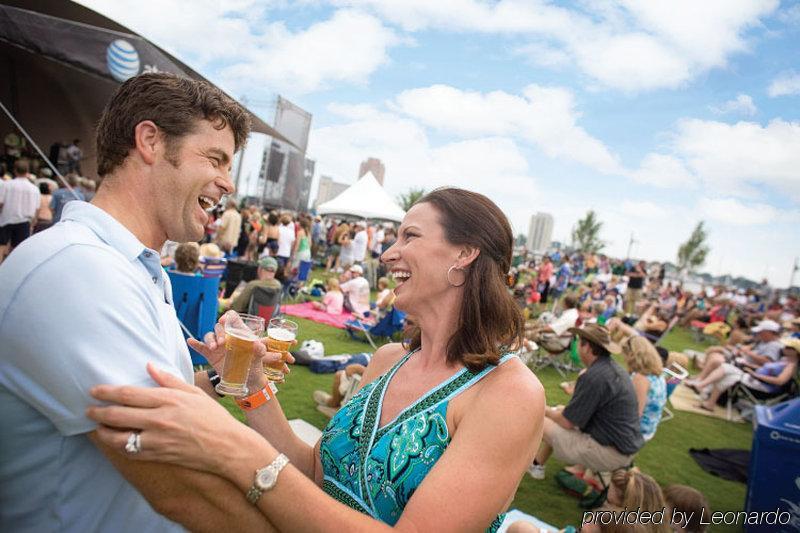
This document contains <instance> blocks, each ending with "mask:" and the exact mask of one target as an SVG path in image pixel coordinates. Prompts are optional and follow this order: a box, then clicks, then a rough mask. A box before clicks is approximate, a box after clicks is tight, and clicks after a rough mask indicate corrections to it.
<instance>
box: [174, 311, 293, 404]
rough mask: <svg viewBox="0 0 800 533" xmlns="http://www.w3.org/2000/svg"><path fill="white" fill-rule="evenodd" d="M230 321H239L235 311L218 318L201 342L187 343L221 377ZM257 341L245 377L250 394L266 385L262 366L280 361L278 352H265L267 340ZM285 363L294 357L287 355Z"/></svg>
mask: <svg viewBox="0 0 800 533" xmlns="http://www.w3.org/2000/svg"><path fill="white" fill-rule="evenodd" d="M232 320H240V318H239V315H238V314H237V313H236V311H228V312H226V313H225V314H223V315H222V316H221V317H219V321H218V322H217V323H216V324H215V325H214V331H209V332H208V333H206V334H205V336H204V337H203V342H200V341H198V340H197V339H189V341H188V344H189V346H190V347H191V348H193V349H194V350H196V351H197V352H198V353H200V354H201V355H202V356H203V357H205V358H206V360H208V363H209V364H210V365H211V366H212V367H214V370H216V371H217V373H219V374H220V375H222V371H223V367H224V366H225V323H226V322H228V321H232ZM259 341H261V342H256V343H255V344H254V347H255V353H254V354H253V360H252V365H251V367H250V373H249V374H248V377H247V389H248V390H249V391H250V392H255V391H257V390H260V389H262V388H263V387H264V385H266V378H265V376H264V369H263V365H264V364H269V363H275V362H277V361H279V360H280V359H281V354H280V352H269V351H267V348H266V346H267V345H266V342H267V339H266V338H265V337H264V338H260V339H259ZM295 343H296V341H295ZM286 362H287V363H289V364H291V363H294V357H292V355H291V354H288V355H287V359H286ZM283 372H284V373H285V374H286V373H289V372H290V370H289V367H288V366H286V365H284V367H283Z"/></svg>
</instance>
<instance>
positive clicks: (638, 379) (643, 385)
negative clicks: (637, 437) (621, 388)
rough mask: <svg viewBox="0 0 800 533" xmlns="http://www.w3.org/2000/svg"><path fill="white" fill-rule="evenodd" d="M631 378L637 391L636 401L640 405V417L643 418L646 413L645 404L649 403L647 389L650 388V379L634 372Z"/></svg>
mask: <svg viewBox="0 0 800 533" xmlns="http://www.w3.org/2000/svg"><path fill="white" fill-rule="evenodd" d="M631 380H632V381H633V390H634V391H636V403H637V404H638V405H639V418H641V417H642V413H644V406H645V404H646V403H647V391H649V390H650V381H648V379H647V378H646V377H645V376H643V375H641V374H639V373H636V374H634V375H633V377H632V378H631Z"/></svg>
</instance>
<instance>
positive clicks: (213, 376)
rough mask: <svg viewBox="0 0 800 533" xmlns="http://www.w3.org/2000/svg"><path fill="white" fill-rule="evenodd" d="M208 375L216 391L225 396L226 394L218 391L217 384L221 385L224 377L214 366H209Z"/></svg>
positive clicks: (218, 394)
mask: <svg viewBox="0 0 800 533" xmlns="http://www.w3.org/2000/svg"><path fill="white" fill-rule="evenodd" d="M206 375H207V376H208V381H209V382H211V388H212V389H214V393H215V394H216V395H217V396H219V397H220V398H224V397H225V395H224V394H220V393H219V392H217V385H219V382H220V381H222V378H221V377H220V376H219V374H218V373H217V371H216V370H214V369H213V368H209V369H208V370H206Z"/></svg>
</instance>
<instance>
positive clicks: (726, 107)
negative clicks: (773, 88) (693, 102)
mask: <svg viewBox="0 0 800 533" xmlns="http://www.w3.org/2000/svg"><path fill="white" fill-rule="evenodd" d="M709 109H710V110H711V111H712V112H714V113H716V114H718V115H725V114H728V113H739V114H742V115H747V116H753V115H755V114H756V113H757V112H758V109H757V108H756V105H755V104H754V103H753V99H752V98H751V97H750V96H749V95H747V94H738V95H736V98H734V99H733V100H728V101H727V102H724V103H722V104H720V105H718V106H709Z"/></svg>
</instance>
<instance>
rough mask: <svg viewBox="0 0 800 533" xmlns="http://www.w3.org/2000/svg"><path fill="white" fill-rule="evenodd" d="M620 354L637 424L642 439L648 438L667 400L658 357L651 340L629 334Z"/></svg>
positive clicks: (652, 434) (651, 435)
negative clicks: (635, 404) (636, 410)
mask: <svg viewBox="0 0 800 533" xmlns="http://www.w3.org/2000/svg"><path fill="white" fill-rule="evenodd" d="M622 356H623V358H624V359H625V364H626V366H627V367H628V372H630V373H631V380H632V381H633V388H634V390H635V391H636V400H637V402H638V404H639V428H640V430H641V432H642V437H644V440H650V439H652V438H653V436H654V435H655V434H656V428H657V427H658V423H659V422H660V421H661V413H662V412H663V411H664V405H665V404H666V403H667V382H666V380H665V379H664V374H663V372H664V368H663V366H662V364H661V357H660V356H659V355H658V352H657V351H656V349H655V347H654V346H653V344H652V343H651V342H650V341H649V340H647V339H646V338H645V337H641V336H635V337H629V338H628V340H626V341H625V342H624V343H623V344H622Z"/></svg>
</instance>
